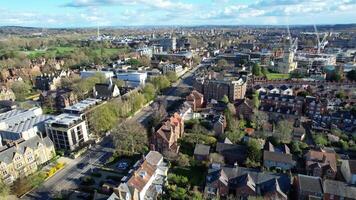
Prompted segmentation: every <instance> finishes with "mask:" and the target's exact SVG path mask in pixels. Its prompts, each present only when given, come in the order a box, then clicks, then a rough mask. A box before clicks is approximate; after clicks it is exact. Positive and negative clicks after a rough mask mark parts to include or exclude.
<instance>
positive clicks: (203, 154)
mask: <svg viewBox="0 0 356 200" xmlns="http://www.w3.org/2000/svg"><path fill="white" fill-rule="evenodd" d="M209 153H210V146H208V145H204V144H196V145H195V148H194V158H195V159H197V160H207V159H208V157H209Z"/></svg>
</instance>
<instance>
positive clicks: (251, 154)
mask: <svg viewBox="0 0 356 200" xmlns="http://www.w3.org/2000/svg"><path fill="white" fill-rule="evenodd" d="M261 156H262V154H261V145H260V143H259V142H258V141H257V140H256V139H250V140H249V142H248V143H247V160H246V165H249V166H251V167H256V166H259V165H260V161H261Z"/></svg>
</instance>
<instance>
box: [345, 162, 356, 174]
mask: <svg viewBox="0 0 356 200" xmlns="http://www.w3.org/2000/svg"><path fill="white" fill-rule="evenodd" d="M347 162H348V164H349V168H350V172H351V174H356V160H347Z"/></svg>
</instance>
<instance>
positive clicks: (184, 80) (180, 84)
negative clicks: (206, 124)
mask: <svg viewBox="0 0 356 200" xmlns="http://www.w3.org/2000/svg"><path fill="white" fill-rule="evenodd" d="M199 67H200V66H197V67H195V68H194V69H192V70H190V71H188V72H187V73H186V74H184V75H183V76H182V77H181V79H179V80H178V81H177V83H175V84H173V85H172V88H170V89H168V90H167V91H166V92H164V94H163V95H161V96H159V98H160V99H165V100H167V102H168V107H169V106H170V105H172V104H174V102H175V101H177V100H180V99H181V98H184V96H181V95H182V94H184V93H185V92H189V88H190V87H191V85H192V83H193V74H194V72H195V71H196V70H197V69H198V68H199ZM152 113H153V110H152V107H151V106H148V107H146V108H143V109H142V110H141V111H140V112H138V113H137V114H136V115H135V116H133V117H132V118H130V119H129V120H133V121H138V122H140V123H142V124H144V123H145V122H147V119H148V118H149V117H150V116H151V114H152ZM112 147H113V145H112V144H111V141H110V137H109V136H106V137H104V138H103V140H102V141H101V142H100V143H99V144H96V145H95V146H93V147H92V148H91V149H89V150H88V151H86V152H85V153H84V154H83V155H82V156H80V157H78V158H76V159H68V160H69V162H68V163H66V164H67V165H66V167H65V168H64V169H62V170H61V171H59V172H58V173H56V174H55V175H54V176H53V177H51V178H49V179H48V180H47V181H46V182H45V183H43V184H42V185H41V186H40V187H39V188H36V189H35V190H33V191H32V192H30V193H28V194H27V195H25V196H24V197H23V199H29V200H35V199H36V200H38V199H40V200H48V199H52V198H53V197H54V196H55V195H57V194H60V193H61V192H62V191H68V190H72V189H76V188H77V185H78V184H79V179H80V178H81V177H82V176H84V175H85V174H86V173H87V172H88V171H89V170H90V168H91V167H92V165H93V164H104V163H105V161H106V160H107V159H108V158H109V157H110V155H111V154H112V152H113V150H114V149H112ZM81 163H82V164H84V166H85V167H84V168H83V169H79V168H78V167H77V166H78V164H81Z"/></svg>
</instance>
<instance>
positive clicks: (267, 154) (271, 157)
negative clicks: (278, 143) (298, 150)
mask: <svg viewBox="0 0 356 200" xmlns="http://www.w3.org/2000/svg"><path fill="white" fill-rule="evenodd" d="M295 165H296V162H295V161H294V160H293V156H292V154H285V153H281V152H275V151H263V166H265V167H266V168H272V167H273V168H277V169H281V170H291V169H292V168H294V167H295Z"/></svg>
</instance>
